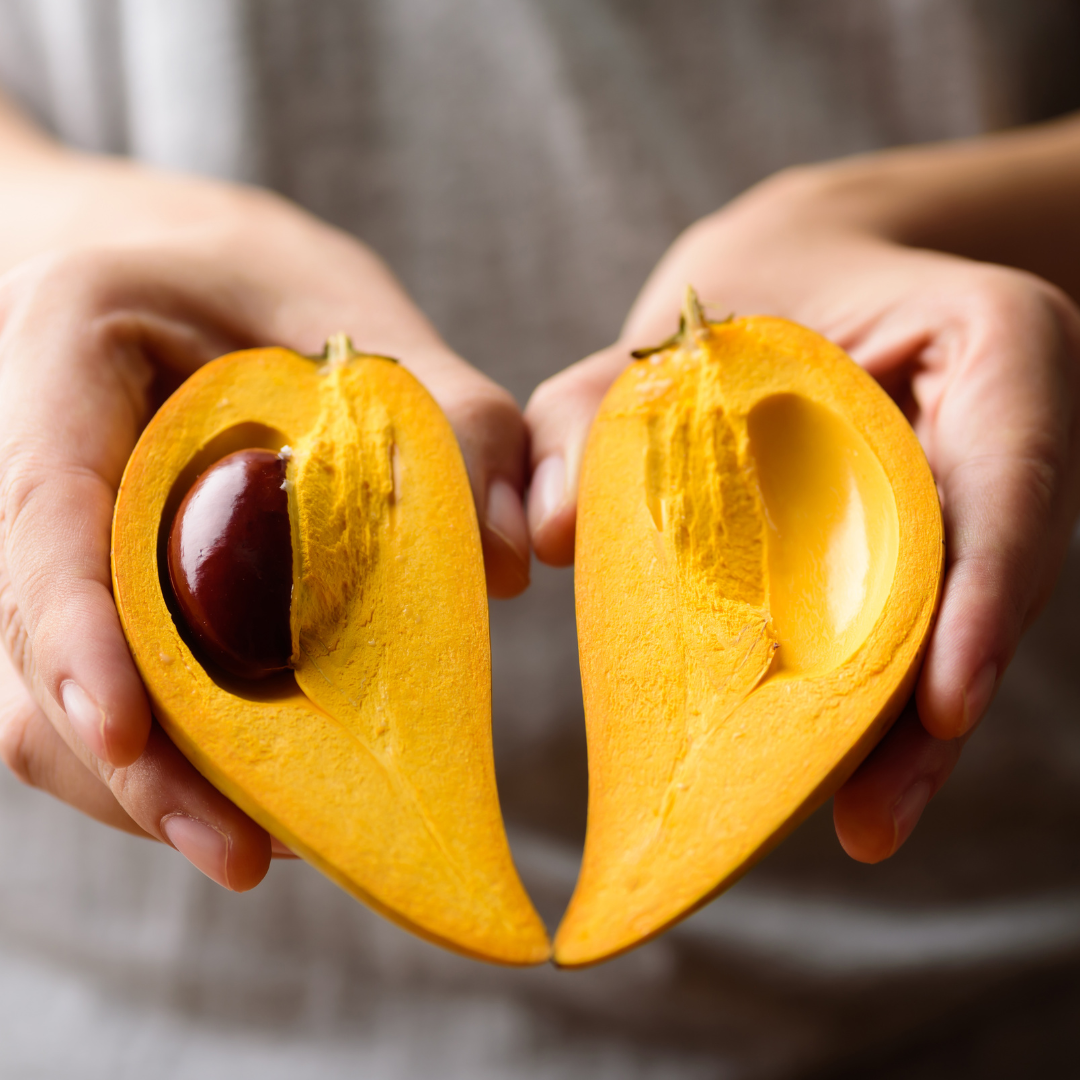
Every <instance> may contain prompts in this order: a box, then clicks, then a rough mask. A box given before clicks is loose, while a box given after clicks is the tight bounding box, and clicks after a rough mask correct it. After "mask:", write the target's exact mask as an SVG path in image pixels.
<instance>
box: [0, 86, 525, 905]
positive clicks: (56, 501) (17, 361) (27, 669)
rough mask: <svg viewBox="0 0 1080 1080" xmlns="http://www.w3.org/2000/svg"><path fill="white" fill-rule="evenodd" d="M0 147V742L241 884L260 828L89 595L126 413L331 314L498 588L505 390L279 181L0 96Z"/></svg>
mask: <svg viewBox="0 0 1080 1080" xmlns="http://www.w3.org/2000/svg"><path fill="white" fill-rule="evenodd" d="M0 161H2V162H3V169H2V170H0V207H4V208H7V209H6V210H0V217H2V219H3V228H0V272H3V273H4V276H3V277H2V278H0V629H2V633H3V643H4V646H5V649H2V650H0V756H2V758H3V760H4V762H6V764H7V765H8V766H9V768H10V769H11V770H12V771H13V772H14V773H15V774H16V775H17V776H18V777H19V778H20V779H22V780H24V781H25V782H27V783H29V784H32V785H34V786H36V787H39V788H41V789H43V790H46V791H49V792H51V793H52V794H53V795H55V796H57V797H58V798H60V799H62V800H64V801H65V802H68V803H70V804H71V805H72V806H75V807H77V808H78V809H80V810H83V811H84V812H86V813H88V814H90V815H91V816H93V817H95V818H98V819H99V820H101V821H104V822H107V823H108V824H110V825H114V826H116V827H118V828H121V829H126V830H128V831H130V832H135V833H141V834H144V835H147V836H150V837H153V838H155V839H157V840H161V841H163V842H165V843H171V844H172V846H174V847H176V848H177V849H178V850H180V851H181V852H182V853H183V854H184V855H186V856H187V857H188V858H189V859H190V860H191V861H192V862H193V863H194V864H195V865H196V866H198V867H199V869H201V870H202V871H203V872H204V873H206V874H207V875H208V876H210V877H212V878H213V879H214V880H216V881H218V882H219V883H221V884H222V885H225V886H227V887H228V888H231V889H235V890H243V889H248V888H251V887H252V886H253V885H255V884H257V883H258V881H259V880H261V878H262V877H263V875H264V874H265V873H266V870H267V867H268V866H269V861H270V858H271V850H272V843H271V839H270V837H269V836H268V835H267V834H266V832H265V831H264V830H263V829H262V828H261V827H259V826H258V825H256V824H255V823H254V822H253V821H251V820H250V819H249V818H248V817H247V816H246V815H244V814H243V813H242V812H241V811H240V810H238V809H237V808H236V807H235V806H234V805H233V804H232V803H231V802H229V800H227V799H226V798H225V797H224V796H223V795H221V794H220V793H219V792H218V791H216V790H215V789H214V788H213V787H212V786H211V785H210V784H209V783H208V782H207V781H206V780H205V779H203V777H202V776H200V775H199V774H198V773H197V772H196V771H195V769H194V768H193V767H192V766H191V765H190V764H189V763H188V762H187V761H186V759H184V758H183V756H182V755H181V754H180V753H179V752H178V751H177V750H176V748H175V747H174V746H173V745H172V744H171V742H170V741H169V740H168V738H167V737H166V736H165V735H164V733H163V732H162V730H161V729H160V728H159V727H158V726H157V725H156V724H154V723H153V721H152V719H151V714H150V707H149V702H148V700H147V697H146V692H145V690H144V688H143V686H142V683H141V681H140V680H139V677H138V673H137V671H136V669H135V666H134V664H133V662H132V659H131V656H130V653H129V652H128V648H127V644H126V642H125V641H124V637H123V633H122V631H121V628H120V623H119V619H118V617H117V613H116V609H115V606H114V604H113V600H112V591H111V583H110V576H109V529H110V524H111V520H112V508H113V502H114V500H115V496H116V489H117V486H118V484H119V482H120V477H121V474H122V472H123V469H124V465H125V463H126V461H127V458H128V456H129V454H130V452H131V450H132V448H133V446H134V445H135V440H136V439H137V437H138V434H139V432H140V430H141V429H142V427H143V425H144V424H145V422H146V421H147V420H148V419H149V417H150V415H151V414H152V412H153V410H154V408H155V407H156V405H157V404H159V403H160V401H161V400H163V398H164V396H165V395H166V394H167V393H168V392H170V391H171V390H172V389H173V388H175V387H176V386H177V385H179V383H180V382H181V381H182V380H183V378H184V377H185V376H186V375H188V374H189V373H190V372H192V371H193V370H195V369H196V368H197V367H198V366H199V365H201V364H203V363H205V362H206V361H208V360H210V359H212V358H213V357H215V356H218V355H220V354H222V353H225V352H229V351H231V350H234V349H240V348H248V347H252V346H257V345H266V344H278V345H285V346H288V347H291V348H294V349H297V350H299V351H301V352H305V353H314V352H317V351H319V350H320V349H321V347H322V345H323V341H324V339H325V338H326V336H327V335H328V334H329V333H331V332H336V331H341V330H344V331H346V332H347V333H349V334H350V335H351V336H352V337H353V340H354V341H356V342H357V344H358V345H359V346H361V347H363V348H365V349H368V350H370V351H372V352H377V353H383V354H387V355H392V356H396V357H398V358H400V360H401V361H402V363H403V364H405V366H407V367H408V368H409V369H410V370H411V371H412V372H413V373H414V374H415V375H416V376H417V377H418V378H419V379H420V381H421V382H423V383H424V384H425V385H426V386H427V388H428V390H430V391H431V393H432V395H433V396H434V397H435V399H436V400H437V401H438V403H439V404H440V406H441V407H442V409H443V411H444V412H445V413H446V415H447V416H448V418H449V420H450V422H451V424H452V425H453V427H454V431H455V433H456V435H457V438H458V441H459V443H460V445H461V449H462V452H463V455H464V458H465V462H466V467H467V468H468V471H469V476H470V479H471V482H472V487H473V493H474V497H475V499H476V503H477V507H478V510H479V514H478V516H479V519H480V525H481V540H482V543H483V548H484V560H485V569H486V573H487V579H488V589H489V592H490V593H491V594H492V595H493V596H512V595H515V594H516V593H518V592H520V591H521V590H522V589H524V588H525V586H526V585H527V584H528V577H529V547H528V538H527V531H526V523H525V515H524V510H523V508H522V503H521V493H522V490H523V484H524V481H525V471H526V464H527V461H526V457H527V455H526V436H525V429H524V424H523V420H522V417H521V413H520V410H519V409H518V407H517V405H516V404H515V402H514V400H513V398H512V397H511V396H510V395H509V394H508V393H507V392H506V391H505V390H503V389H501V388H500V387H498V386H496V385H495V384H494V383H492V382H491V381H490V380H489V379H487V378H486V377H484V376H483V375H481V374H480V373H479V372H477V371H476V370H475V369H473V368H471V367H470V366H469V365H468V364H466V363H465V362H464V361H463V360H462V359H461V358H460V357H457V356H456V355H454V353H453V352H452V351H451V350H450V349H449V348H448V347H447V346H446V344H445V343H444V342H443V341H442V340H441V339H440V338H439V336H438V334H437V333H436V332H435V331H434V329H433V328H432V326H431V325H430V324H429V323H428V322H427V320H426V319H425V318H424V317H423V316H422V315H421V314H420V312H419V310H418V309H417V308H416V307H415V305H414V304H413V303H412V302H411V301H410V300H409V298H408V297H407V296H406V294H405V292H404V291H403V289H402V288H401V286H400V285H399V284H398V283H397V282H396V281H395V280H394V278H393V277H392V275H391V274H390V272H389V271H388V270H387V268H386V267H385V266H384V265H383V264H382V262H381V261H380V260H379V259H378V258H377V257H376V256H375V255H373V254H372V253H371V252H370V251H369V250H368V249H367V248H365V247H364V246H363V245H361V244H360V243H359V242H357V241H356V240H355V239H353V238H352V237H350V236H347V235H346V234H344V233H341V232H339V231H337V230H335V229H332V228H330V227H329V226H327V225H325V224H323V223H321V222H319V221H318V220H316V219H315V218H313V217H311V216H310V215H308V214H306V213H304V212H303V211H301V210H300V209H299V208H297V207H295V206H293V205H291V204H289V203H287V202H286V201H285V200H282V199H279V198H277V197H275V196H273V195H271V194H268V193H266V192H260V191H256V190H253V189H247V188H241V187H235V186H231V185H226V184H220V183H215V182H212V181H206V180H198V179H193V178H181V177H175V176H169V175H166V174H160V173H156V172H154V171H152V170H149V169H145V168H142V167H140V166H138V165H137V164H135V163H132V162H126V161H121V160H112V159H106V158H99V157H94V156H90V155H84V154H78V153H74V152H72V151H69V150H66V149H65V148H63V147H61V146H59V145H57V144H56V143H54V142H52V141H51V140H49V139H48V138H46V137H45V136H44V135H42V134H41V133H40V132H38V131H37V130H36V129H34V128H33V127H32V126H31V125H30V124H29V123H28V122H27V121H25V120H24V119H23V118H22V117H21V116H20V115H19V114H18V113H17V112H15V111H14V110H13V109H11V108H10V107H4V106H3V105H2V104H0ZM276 850H277V852H278V853H280V854H285V853H286V852H287V849H284V848H281V847H280V845H277V847H276Z"/></svg>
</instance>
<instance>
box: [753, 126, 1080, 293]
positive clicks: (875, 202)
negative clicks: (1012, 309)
mask: <svg viewBox="0 0 1080 1080" xmlns="http://www.w3.org/2000/svg"><path fill="white" fill-rule="evenodd" d="M1078 193H1080V116H1070V117H1067V118H1065V119H1063V120H1058V121H1054V122H1052V123H1047V124H1041V125H1038V126H1035V127H1029V128H1022V129H1019V130H1016V131H1010V132H1004V133H1002V134H997V135H990V136H985V137H982V138H977V139H966V140H960V141H957V142H952V143H944V144H939V145H930V146H921V147H912V148H905V149H899V150H891V151H885V152H882V153H877V154H867V155H863V156H859V157H855V158H849V159H846V160H842V161H838V162H830V163H827V164H824V165H820V166H811V167H809V168H806V169H799V170H793V171H792V172H791V173H789V174H786V175H785V174H781V176H779V177H778V178H777V179H776V180H775V181H771V182H769V183H767V184H766V185H764V186H763V187H762V188H761V189H760V191H759V193H758V194H756V195H755V194H751V195H750V196H749V197H748V198H747V199H746V200H745V202H746V209H747V210H752V209H753V205H754V204H755V203H756V202H757V201H758V200H760V201H761V202H762V203H763V204H765V203H771V204H776V203H777V202H781V201H782V202H785V203H787V208H786V210H785V211H784V212H786V213H795V214H808V215H811V216H812V217H813V218H815V219H816V221H817V223H818V224H821V225H825V226H835V225H841V226H844V225H846V226H851V227H853V228H855V229H860V230H864V231H867V232H869V233H871V234H873V235H876V236H879V237H881V238H883V239H887V240H893V241H895V242H897V243H900V244H904V245H907V246H911V247H922V248H929V249H932V250H935V251H942V252H947V253H949V254H954V255H961V256H964V257H967V258H971V259H976V260H979V261H983V262H992V263H998V264H1001V265H1004V266H1012V267H1015V268H1017V269H1020V270H1027V271H1030V272H1031V273H1034V274H1037V275H1039V276H1040V277H1043V278H1046V279H1047V280H1049V281H1052V282H1053V283H1054V284H1056V285H1058V286H1059V287H1060V288H1062V289H1064V290H1065V291H1066V292H1068V293H1069V294H1070V295H1071V296H1072V297H1073V298H1074V299H1080V259H1078V258H1077V256H1076V252H1077V250H1078V249H1080V198H1078ZM737 206H738V204H735V205H734V206H733V209H735V208H736V207H737Z"/></svg>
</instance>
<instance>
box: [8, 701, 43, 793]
mask: <svg viewBox="0 0 1080 1080" xmlns="http://www.w3.org/2000/svg"><path fill="white" fill-rule="evenodd" d="M31 715H32V714H31V712H30V710H29V709H27V708H25V707H22V708H20V707H19V706H18V705H14V706H12V705H7V706H5V707H4V708H3V709H0V761H3V763H4V765H6V766H7V769H8V771H9V772H10V773H11V774H12V775H13V776H14V777H15V778H16V779H18V780H20V781H21V782H22V783H24V784H27V785H28V786H30V787H36V786H37V784H36V780H35V777H36V773H37V770H36V769H35V768H34V765H33V752H32V749H31V740H30V737H29V731H30V720H31Z"/></svg>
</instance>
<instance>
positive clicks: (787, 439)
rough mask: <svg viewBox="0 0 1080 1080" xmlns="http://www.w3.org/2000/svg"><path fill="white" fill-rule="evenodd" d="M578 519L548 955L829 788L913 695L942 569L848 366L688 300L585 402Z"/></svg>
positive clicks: (873, 394) (823, 349) (782, 827)
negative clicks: (572, 739) (575, 796)
mask: <svg viewBox="0 0 1080 1080" xmlns="http://www.w3.org/2000/svg"><path fill="white" fill-rule="evenodd" d="M577 522H578V523H577V540H576V544H577V546H576V553H575V587H576V594H577V616H578V639H579V648H580V658H581V672H582V687H583V695H584V702H585V714H586V725H587V733H588V741H589V819H588V829H587V836H586V842H585V854H584V859H583V863H582V870H581V875H580V878H579V880H578V885H577V889H576V891H575V893H574V897H573V899H572V901H571V904H570V907H569V909H568V911H567V913H566V916H565V917H564V920H563V923H562V925H561V926H560V927H559V931H558V933H557V935H556V939H555V962H556V963H557V964H560V965H562V966H585V965H588V964H592V963H597V962H599V961H601V960H605V959H608V958H610V957H612V956H615V955H617V954H618V953H620V952H623V951H625V950H627V949H629V948H633V947H634V946H636V945H638V944H641V943H642V942H643V941H646V940H648V939H649V938H651V937H653V936H655V935H656V934H659V933H661V932H662V931H663V930H665V929H667V928H668V927H669V926H671V925H672V923H674V922H676V921H678V920H679V919H681V918H683V917H685V916H686V915H688V914H690V913H691V912H692V911H693V910H695V909H696V908H697V907H699V906H701V905H702V904H704V903H706V902H707V901H708V900H710V899H711V898H712V897H714V896H715V895H716V894H717V893H718V892H720V891H722V890H723V889H725V888H727V887H728V886H729V885H731V884H732V883H733V882H734V881H735V880H736V879H737V878H738V877H739V876H740V875H741V874H742V873H744V872H745V871H746V870H747V869H748V868H749V867H750V866H751V865H752V864H753V863H754V862H755V861H756V860H757V859H759V858H760V857H761V856H762V855H764V854H765V853H766V852H767V851H768V850H769V849H770V848H771V847H772V846H773V845H775V844H776V843H777V842H779V840H780V839H782V838H783V836H785V835H786V834H787V833H788V832H790V831H791V830H792V829H793V828H794V827H795V826H796V825H797V824H798V823H799V822H800V821H801V820H803V819H804V818H805V817H806V816H807V815H808V814H809V813H810V812H811V811H812V810H813V809H814V808H816V807H817V806H818V805H820V803H821V802H823V801H824V800H825V799H826V798H828V797H829V796H830V795H831V794H832V793H833V791H835V789H836V788H837V787H838V786H839V785H840V784H841V783H842V782H843V780H844V779H846V777H847V776H848V775H849V774H850V773H851V772H852V771H853V770H854V768H855V767H856V765H857V764H858V763H859V762H860V761H861V760H862V758H863V757H864V756H865V755H866V753H868V752H869V750H870V749H871V747H872V746H873V745H874V744H875V743H876V742H877V741H878V739H879V738H880V737H881V735H882V734H883V733H884V732H885V730H886V729H887V728H888V726H889V725H890V724H891V723H892V722H893V720H894V719H895V718H896V716H897V715H898V714H899V711H900V710H901V708H902V707H903V705H904V703H905V702H906V700H907V698H908V697H909V695H910V693H911V690H912V688H913V686H914V680H915V678H916V676H917V673H918V668H919V664H920V661H921V658H922V654H923V649H924V647H925V642H926V639H927V637H928V634H929V631H930V627H931V623H932V619H933V615H934V612H935V608H936V604H937V600H938V595H939V592H940V587H941V577H942V568H943V530H942V523H941V513H940V508H939V505H938V499H937V493H936V488H935V485H934V481H933V478H932V476H931V474H930V470H929V468H928V466H927V464H926V461H925V458H924V456H923V454H922V450H921V448H920V447H919V445H918V441H917V440H916V438H915V435H914V433H913V432H912V431H911V428H910V426H909V425H908V424H907V422H906V421H905V420H904V418H903V416H902V415H901V414H900V412H899V410H898V409H897V408H896V406H895V405H894V404H893V403H892V402H891V401H890V400H889V398H888V397H887V396H886V395H885V393H884V392H883V391H882V390H881V389H880V387H878V385H877V384H876V383H875V382H874V381H873V380H872V379H871V378H870V376H868V375H867V374H866V373H865V372H863V371H862V370H861V369H860V368H858V367H857V366H856V365H855V364H854V363H853V362H852V361H851V360H850V359H849V358H848V357H847V356H845V355H844V353H843V352H842V351H841V350H840V349H838V348H836V347H835V346H833V345H832V344H830V343H829V342H827V341H825V340H824V339H823V338H821V337H819V336H818V335H817V334H814V333H813V332H811V331H809V330H806V329H804V328H802V327H799V326H796V325H794V324H792V323H789V322H786V321H784V320H781V319H774V318H766V317H756V318H748V319H738V320H733V321H728V322H726V323H721V324H717V323H706V322H705V321H704V320H703V319H702V318H701V314H700V309H699V308H698V307H697V304H696V300H694V299H693V298H692V297H691V298H690V300H689V302H688V305H687V310H686V313H685V315H684V326H683V332H682V333H681V334H680V335H679V336H677V338H676V339H673V340H672V341H670V342H668V343H666V344H665V346H663V347H661V349H660V350H658V351H656V352H655V353H654V354H653V355H646V356H645V358H644V359H643V360H642V361H641V362H639V363H637V364H634V365H632V366H631V367H630V368H629V369H628V370H627V371H626V372H624V373H623V375H622V376H620V378H619V379H618V380H617V381H616V383H615V384H614V385H613V386H612V388H611V390H610V391H609V393H608V395H607V396H606V398H605V400H604V402H603V404H602V405H601V408H600V412H599V414H598V416H597V419H596V421H595V423H594V425H593V428H592V431H591V433H590V437H589V442H588V446H587V449H586V453H585V459H584V464H583V472H582V479H581V485H580V489H579V503H578V519H577ZM860 589H861V592H860V591H859V590H860Z"/></svg>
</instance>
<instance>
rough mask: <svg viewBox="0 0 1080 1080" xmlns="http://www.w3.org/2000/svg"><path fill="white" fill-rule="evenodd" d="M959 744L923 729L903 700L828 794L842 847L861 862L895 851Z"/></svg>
mask: <svg viewBox="0 0 1080 1080" xmlns="http://www.w3.org/2000/svg"><path fill="white" fill-rule="evenodd" d="M962 745H963V740H962V739H953V740H949V741H943V740H940V739H935V738H933V737H932V736H930V735H929V734H927V732H926V729H925V728H924V727H923V725H922V723H921V722H920V720H919V717H918V714H917V713H916V711H915V708H914V705H909V706H908V708H907V709H906V710H905V711H904V713H903V715H902V716H901V717H900V719H899V720H897V722H896V723H895V724H894V725H893V727H892V730H890V731H889V733H888V734H887V735H886V736H885V738H884V739H882V740H881V742H880V743H878V745H877V746H876V747H875V748H874V750H873V751H872V752H871V754H870V756H869V757H868V758H867V759H866V760H865V761H864V762H863V763H862V765H860V766H859V768H858V769H857V770H856V771H855V773H854V774H853V775H852V776H851V778H850V779H849V780H848V781H847V783H845V784H844V786H843V787H842V788H840V790H839V791H838V792H837V793H836V795H835V796H834V798H833V823H834V825H835V827H836V835H837V838H838V839H839V841H840V844H841V846H842V847H843V849H844V850H845V851H846V852H847V853H848V854H849V855H850V856H851V857H852V858H853V859H856V860H857V861H859V862H864V863H875V862H880V861H881V860H882V859H887V858H888V857H889V856H890V855H893V854H895V853H896V851H897V850H898V849H899V848H900V846H901V845H902V844H903V843H904V841H906V840H907V838H908V837H909V836H910V835H911V832H912V830H913V829H914V828H915V826H916V825H917V824H918V821H919V818H920V817H921V816H922V812H923V811H924V810H925V809H926V805H927V803H928V802H929V801H930V800H931V799H932V798H933V797H934V795H936V794H937V792H938V791H939V790H940V788H941V786H942V784H944V783H945V781H946V780H947V779H948V777H949V774H950V773H951V772H952V771H953V768H954V767H955V766H956V762H957V761H958V760H959V758H960V749H961V746H962Z"/></svg>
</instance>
